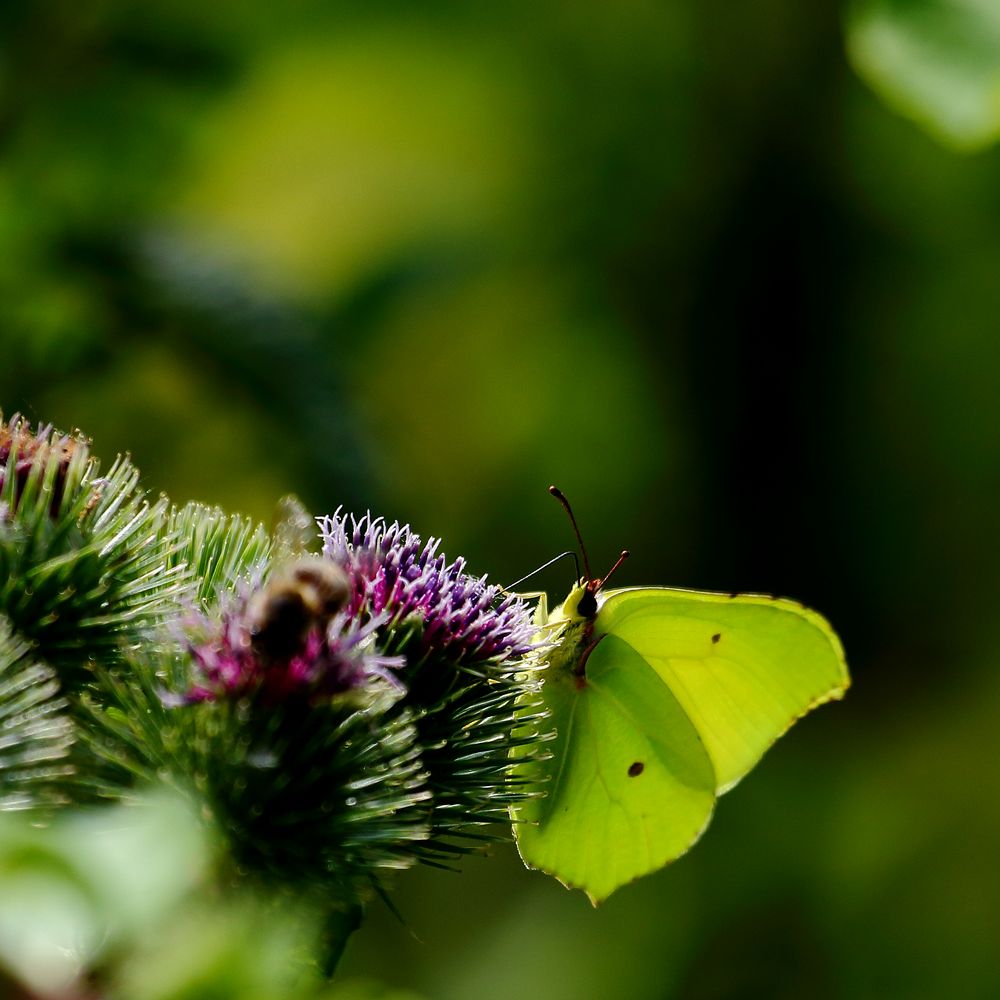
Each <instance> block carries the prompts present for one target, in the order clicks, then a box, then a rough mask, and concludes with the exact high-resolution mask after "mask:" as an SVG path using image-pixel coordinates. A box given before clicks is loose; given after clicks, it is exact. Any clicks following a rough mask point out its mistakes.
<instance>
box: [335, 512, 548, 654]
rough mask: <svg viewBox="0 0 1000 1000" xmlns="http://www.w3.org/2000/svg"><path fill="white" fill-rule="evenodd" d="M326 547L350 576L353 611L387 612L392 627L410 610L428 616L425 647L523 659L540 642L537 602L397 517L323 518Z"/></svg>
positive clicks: (423, 634)
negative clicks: (468, 566)
mask: <svg viewBox="0 0 1000 1000" xmlns="http://www.w3.org/2000/svg"><path fill="white" fill-rule="evenodd" d="M319 525H320V530H321V532H322V535H323V554H324V555H325V556H327V557H328V558H330V559H333V560H334V561H335V562H337V563H338V564H340V565H341V566H342V567H343V568H344V569H345V570H346V571H347V574H348V576H349V578H350V580H351V584H352V591H351V595H350V598H349V600H348V608H349V609H350V611H351V612H352V613H353V614H366V615H368V616H371V617H377V616H385V620H386V622H387V623H388V626H389V627H390V628H394V627H396V626H398V625H400V624H401V623H402V622H403V621H404V620H405V619H406V618H408V617H409V616H411V615H414V616H416V617H417V618H419V619H420V620H421V622H422V624H423V628H422V632H421V636H420V644H421V647H422V651H423V652H424V653H427V652H434V653H438V654H441V655H443V656H447V657H448V658H449V659H450V660H451V661H452V662H454V663H455V664H463V665H464V664H469V663H474V662H479V661H484V660H493V661H505V660H509V659H517V658H520V657H522V656H525V655H527V654H528V653H530V652H531V651H532V650H533V649H534V648H535V646H534V641H533V637H534V633H535V631H536V629H535V627H534V625H533V624H532V615H531V610H530V608H529V607H528V605H527V604H525V602H524V601H522V600H520V599H519V598H517V597H515V596H514V595H511V594H506V595H505V594H504V593H503V590H502V588H501V587H499V586H496V585H495V584H494V585H490V584H487V582H486V577H485V576H484V577H476V576H471V575H470V574H468V573H467V572H466V571H465V560H464V559H456V560H454V561H453V562H448V560H447V558H446V557H445V556H444V555H442V554H440V553H439V552H438V547H439V545H440V541H439V540H438V539H436V538H429V539H428V540H427V542H426V543H424V542H422V541H421V539H420V536H419V535H417V534H415V533H414V532H413V531H411V530H410V527H409V525H400V524H399V522H398V521H393V522H392V524H387V523H386V522H385V520H384V519H383V518H381V517H372V515H371V514H370V513H369V514H365V515H364V516H363V517H360V518H358V517H355V516H353V515H346V514H345V515H341V513H340V511H339V510H338V511H337V512H336V513H335V514H334V515H333V516H332V517H324V518H320V520H319Z"/></svg>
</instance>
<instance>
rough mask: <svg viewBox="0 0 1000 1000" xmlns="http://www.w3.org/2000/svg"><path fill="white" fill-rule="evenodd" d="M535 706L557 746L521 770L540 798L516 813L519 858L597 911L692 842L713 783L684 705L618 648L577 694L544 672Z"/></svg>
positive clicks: (707, 812)
mask: <svg viewBox="0 0 1000 1000" xmlns="http://www.w3.org/2000/svg"><path fill="white" fill-rule="evenodd" d="M542 698H543V701H544V704H545V707H546V708H547V709H548V711H549V712H550V720H549V721H550V722H551V723H552V725H553V727H554V729H555V732H556V737H555V740H554V741H553V744H552V753H551V757H549V758H548V759H547V760H544V761H537V762H533V763H532V764H529V765H525V770H526V772H527V773H526V774H525V775H524V777H525V778H527V779H528V781H529V782H530V783H532V784H535V785H536V786H538V787H539V788H541V789H542V790H544V792H545V794H544V796H543V797H541V798H536V799H530V800H528V801H526V802H524V803H522V804H521V805H520V806H519V807H518V808H517V810H516V811H515V814H514V819H515V824H514V834H515V838H516V840H517V845H518V850H519V851H520V853H521V857H522V859H523V860H524V862H525V864H527V865H528V867H530V868H540V869H541V870H542V871H545V872H548V873H549V874H551V875H554V876H555V877H556V878H558V879H559V881H560V882H562V883H563V884H564V885H566V886H567V887H569V888H580V889H584V890H585V891H586V892H587V894H588V895H589V896H590V898H591V900H592V901H594V902H595V903H597V902H599V901H600V900H603V899H605V898H607V897H608V896H609V895H610V894H611V893H612V892H613V891H614V890H615V889H616V888H618V887H619V886H621V885H624V884H625V883H626V882H630V881H632V880H633V879H635V878H638V877H639V876H640V875H645V874H647V873H648V872H652V871H656V870H657V869H658V868H662V867H663V866H664V865H665V864H667V863H668V862H669V861H672V860H673V859H674V858H677V857H679V856H680V855H681V854H683V853H684V852H685V851H686V850H687V849H688V848H689V847H690V846H691V845H692V844H693V843H694V842H695V841H696V840H697V839H698V837H699V836H700V835H701V832H702V830H704V828H705V826H706V825H707V824H708V820H709V818H710V816H711V814H712V808H713V806H714V804H715V784H716V782H715V773H714V771H713V769H712V763H711V760H710V759H709V757H708V754H707V753H706V751H705V748H704V746H703V745H702V742H701V740H700V738H699V736H698V733H697V731H696V730H695V728H694V726H693V725H692V724H691V722H690V721H689V719H688V718H687V715H686V714H685V712H684V710H683V708H682V707H681V705H680V703H679V702H678V701H677V699H676V698H675V697H674V695H673V694H672V692H671V691H670V689H669V688H668V687H667V686H666V685H665V684H664V683H663V681H662V680H661V679H660V678H659V676H658V675H657V674H656V673H655V671H654V670H653V669H652V668H651V667H650V666H649V665H648V664H647V663H645V662H644V661H643V660H642V659H641V657H639V655H638V654H637V653H636V652H635V651H634V650H633V649H632V648H631V647H630V646H628V645H627V644H626V643H623V642H622V641H621V640H620V639H617V638H614V637H610V636H609V637H608V638H607V640H606V641H604V642H601V643H600V644H599V645H598V647H597V648H596V649H595V650H594V653H593V655H592V656H591V657H590V659H589V661H588V663H587V682H586V684H585V685H583V686H582V687H580V686H578V684H577V680H576V678H575V677H573V675H572V674H567V673H560V672H550V676H548V677H547V678H546V681H545V684H544V687H543V692H542Z"/></svg>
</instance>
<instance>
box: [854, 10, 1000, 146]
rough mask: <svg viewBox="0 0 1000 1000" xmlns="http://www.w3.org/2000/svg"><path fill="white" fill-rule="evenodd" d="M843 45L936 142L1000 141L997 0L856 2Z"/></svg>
mask: <svg viewBox="0 0 1000 1000" xmlns="http://www.w3.org/2000/svg"><path fill="white" fill-rule="evenodd" d="M847 46H848V53H849V55H850V58H851V61H852V62H853V64H854V67H855V69H856V70H857V71H858V73H859V74H860V75H861V76H862V77H863V78H864V80H865V81H866V82H867V83H868V84H869V85H870V86H871V87H872V88H873V89H874V90H875V92H876V93H877V94H879V96H880V97H881V98H882V99H883V100H884V101H885V102H886V103H887V104H888V105H889V106H890V107H892V108H893V109H895V110H896V111H898V112H899V113H900V114H903V115H905V116H906V117H908V118H912V119H913V120H914V121H916V122H917V123H918V124H920V125H921V126H922V127H923V128H925V129H926V130H927V131H928V132H930V133H931V134H932V135H933V136H934V137H935V138H937V139H938V140H939V141H940V142H943V143H945V144H946V145H949V146H952V147H954V148H956V149H959V150H965V151H971V150H976V149H981V148H983V147H985V146H988V145H990V144H991V143H993V142H995V141H996V140H997V139H998V138H1000V4H997V3H996V2H995V0H858V2H857V3H855V4H854V6H853V7H852V8H851V9H850V11H849V13H848V19H847Z"/></svg>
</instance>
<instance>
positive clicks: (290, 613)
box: [247, 556, 350, 660]
mask: <svg viewBox="0 0 1000 1000" xmlns="http://www.w3.org/2000/svg"><path fill="white" fill-rule="evenodd" d="M349 589H350V588H349V582H348V579H347V574H346V573H344V571H343V570H342V569H341V568H340V567H339V566H337V565H336V563H333V562H331V561H330V560H329V559H323V558H321V557H320V556H303V557H302V558H299V559H296V560H295V561H294V562H291V563H289V564H288V565H287V566H285V567H283V568H282V569H280V570H279V571H278V572H277V573H275V574H274V575H273V576H272V577H271V579H270V580H268V582H267V583H266V584H265V585H264V586H263V587H262V588H261V589H260V590H258V591H257V592H256V593H255V594H254V595H253V596H252V597H251V598H250V603H249V605H248V606H247V622H248V624H249V627H250V645H251V647H252V648H253V650H254V652H255V653H257V654H258V655H259V656H262V657H264V658H266V659H268V660H287V659H288V658H289V657H291V656H293V655H294V654H295V653H297V652H298V651H299V650H300V649H301V648H302V646H303V644H304V643H305V641H306V638H307V637H308V636H309V634H310V632H312V631H313V630H316V631H319V632H321V633H322V632H324V631H325V630H326V627H327V625H329V623H330V619H331V618H333V616H334V615H335V614H336V613H337V612H338V611H339V610H340V609H341V608H342V607H343V605H344V603H345V601H346V600H347V597H348V593H349Z"/></svg>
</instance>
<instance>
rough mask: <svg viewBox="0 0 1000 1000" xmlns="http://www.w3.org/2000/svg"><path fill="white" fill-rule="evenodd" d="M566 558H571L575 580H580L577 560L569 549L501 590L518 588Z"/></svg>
mask: <svg viewBox="0 0 1000 1000" xmlns="http://www.w3.org/2000/svg"><path fill="white" fill-rule="evenodd" d="M566 556H572V557H573V562H574V563H576V577H577V579H579V578H580V563H579V560H577V558H576V553H575V552H572V551H570V550H569V549H567V550H566V551H565V552H560V553H559V555H557V556H555V557H554V558H553V559H550V560H549V561H548V562H547V563H543V564H542V565H541V566H539V567H538V569H533V570H532V571H531V572H530V573H527V574H525V575H524V576H522V577H521V579H520V580H515V581H514V582H513V583H509V584H507V586H506V587H504V588H503V589H504V590H513V589H514V588H515V587H519V586H520V585H521V584H522V583H524V581H525V580H530V579H531V578H532V577H533V576H535V575H537V574H538V573H541V572H542V570H543V569H548V568H549V567H550V566H552V565H554V564H555V563H557V562H559V560H560V559H565V558H566Z"/></svg>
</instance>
